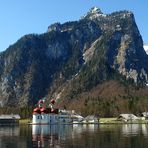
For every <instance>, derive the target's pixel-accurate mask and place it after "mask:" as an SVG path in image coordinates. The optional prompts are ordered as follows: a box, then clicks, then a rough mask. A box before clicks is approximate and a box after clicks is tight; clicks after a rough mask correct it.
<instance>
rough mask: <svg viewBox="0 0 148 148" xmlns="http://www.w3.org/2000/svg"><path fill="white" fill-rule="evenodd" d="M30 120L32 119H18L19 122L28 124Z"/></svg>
mask: <svg viewBox="0 0 148 148" xmlns="http://www.w3.org/2000/svg"><path fill="white" fill-rule="evenodd" d="M31 121H32V119H20V120H19V124H28V123H30V122H31Z"/></svg>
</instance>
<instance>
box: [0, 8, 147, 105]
mask: <svg viewBox="0 0 148 148" xmlns="http://www.w3.org/2000/svg"><path fill="white" fill-rule="evenodd" d="M147 65H148V55H146V53H145V51H144V49H143V41H142V38H141V35H140V33H139V30H138V28H137V25H136V23H135V19H134V15H133V13H132V12H130V11H119V12H114V13H111V14H103V13H102V12H101V10H100V9H99V8H96V7H93V8H91V9H90V11H89V12H88V13H87V14H86V15H85V16H83V17H82V18H81V19H80V20H78V21H73V22H66V23H64V24H60V23H55V24H52V25H50V26H49V27H48V30H47V32H46V33H43V34H40V35H35V34H30V35H25V36H23V37H22V38H21V39H19V40H18V41H17V42H16V43H15V44H14V45H12V46H10V47H9V48H8V49H7V50H6V51H4V52H2V53H1V54H0V104H1V106H14V105H15V106H17V105H19V106H26V105H32V104H34V103H36V102H37V101H38V99H39V98H41V97H44V96H46V97H47V98H52V97H53V98H56V100H57V102H59V103H61V104H62V102H63V104H68V105H69V106H72V104H75V103H76V102H77V100H79V99H78V98H82V99H81V100H79V101H80V102H85V101H84V100H85V99H83V97H82V96H85V95H84V94H87V93H88V92H90V90H91V92H93V93H94V92H95V88H96V89H97V88H99V89H100V88H102V87H103V86H104V84H106V83H108V82H112V83H113V84H117V85H118V83H120V82H121V81H122V82H124V83H126V84H127V86H131V84H135V85H137V86H138V85H140V86H144V87H145V85H146V84H147V83H148V66H147ZM129 81H130V82H131V83H130V84H128V83H127V82H129ZM112 83H108V85H112ZM98 85H99V86H100V85H102V86H100V87H97V86H98ZM104 87H106V85H105V86H104ZM123 87H125V86H124V85H123ZM93 89H94V91H93ZM131 89H132V88H131ZM104 90H106V89H105V88H104ZM98 91H99V90H98ZM119 93H120V91H119ZM124 93H125V92H124ZM124 93H123V94H124ZM126 93H127V92H126ZM116 95H117V96H118V95H119V94H116ZM129 95H130V94H129V93H127V96H129ZM146 95H147V94H146ZM103 96H104V95H103ZM117 96H112V97H113V98H116V97H117ZM127 96H126V95H125V97H127ZM95 97H98V96H95ZM135 97H136V96H135ZM104 98H105V96H104ZM119 98H120V99H121V100H122V99H123V98H122V97H119ZM111 99H112V98H111ZM120 99H119V100H120ZM80 104H81V103H80Z"/></svg>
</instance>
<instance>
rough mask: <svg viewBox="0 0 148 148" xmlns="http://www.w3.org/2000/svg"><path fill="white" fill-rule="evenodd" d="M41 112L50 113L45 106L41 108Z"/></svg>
mask: <svg viewBox="0 0 148 148" xmlns="http://www.w3.org/2000/svg"><path fill="white" fill-rule="evenodd" d="M41 113H44V114H47V113H49V110H48V109H46V108H44V107H43V108H41Z"/></svg>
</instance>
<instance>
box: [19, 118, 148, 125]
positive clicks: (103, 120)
mask: <svg viewBox="0 0 148 148" xmlns="http://www.w3.org/2000/svg"><path fill="white" fill-rule="evenodd" d="M31 122H32V119H20V120H19V125H29V124H30V123H31ZM76 124H84V123H76ZM85 124H86V125H87V124H97V123H85ZM98 124H148V120H135V121H119V120H117V118H100V119H99V122H98ZM30 125H31V124H30Z"/></svg>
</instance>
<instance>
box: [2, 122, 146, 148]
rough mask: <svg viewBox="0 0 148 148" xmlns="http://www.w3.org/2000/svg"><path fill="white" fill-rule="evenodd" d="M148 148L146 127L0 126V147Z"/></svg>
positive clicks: (144, 125) (137, 125)
mask: <svg viewBox="0 0 148 148" xmlns="http://www.w3.org/2000/svg"><path fill="white" fill-rule="evenodd" d="M42 147H45V148H53V147H54V148H79V147H80V148H148V124H121V125H103V124H102V125H60V126H57V125H42V126H39V125H32V126H31V125H28V126H0V148H42Z"/></svg>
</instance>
